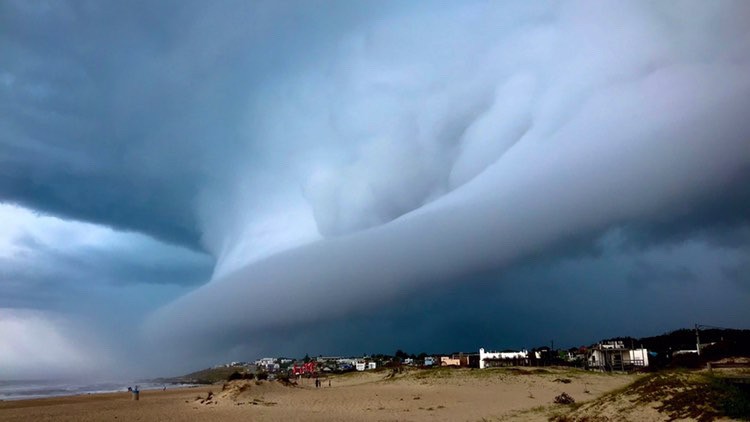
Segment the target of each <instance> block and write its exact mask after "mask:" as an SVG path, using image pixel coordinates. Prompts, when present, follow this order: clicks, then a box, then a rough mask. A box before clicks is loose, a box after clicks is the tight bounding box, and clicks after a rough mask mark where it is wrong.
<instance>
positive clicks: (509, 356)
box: [479, 348, 529, 369]
mask: <svg viewBox="0 0 750 422" xmlns="http://www.w3.org/2000/svg"><path fill="white" fill-rule="evenodd" d="M528 365H529V351H528V350H519V351H512V350H507V351H504V352H496V351H487V350H484V348H481V349H479V368H480V369H484V368H492V367H498V366H528Z"/></svg>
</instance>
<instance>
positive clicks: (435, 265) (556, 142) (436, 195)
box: [147, 2, 750, 344]
mask: <svg viewBox="0 0 750 422" xmlns="http://www.w3.org/2000/svg"><path fill="white" fill-rule="evenodd" d="M688 6H689V7H688ZM419 12H420V13H419V14H417V12H415V11H413V10H412V11H410V12H405V13H402V14H401V15H399V16H397V17H393V18H389V19H384V20H381V21H377V22H374V23H372V25H371V26H369V27H368V28H367V29H365V30H358V31H353V32H352V33H350V34H349V35H347V36H345V37H344V38H343V39H344V41H343V42H342V44H341V45H340V47H339V48H337V49H335V50H333V52H332V53H331V55H330V56H324V57H321V58H320V60H319V62H320V63H318V64H317V65H316V64H313V65H309V66H307V67H305V68H304V69H303V71H300V72H299V73H298V74H293V75H291V76H289V77H288V78H287V79H283V80H281V81H278V82H277V85H273V89H267V90H265V91H263V92H261V94H259V100H258V103H260V104H263V106H264V113H263V116H262V118H260V119H257V120H253V126H252V130H251V132H252V135H253V136H254V137H255V139H257V140H258V142H259V145H256V146H255V147H254V148H255V151H257V152H258V153H259V154H262V155H263V156H264V157H266V158H267V160H266V162H265V164H264V165H265V167H266V169H267V170H268V171H269V172H271V173H272V174H273V170H274V169H284V170H283V171H282V172H281V174H283V175H284V176H280V177H279V178H278V179H277V180H278V182H277V183H275V184H272V186H274V187H275V190H273V191H269V192H271V193H270V194H269V202H271V203H272V204H273V205H274V206H273V207H269V208H266V209H264V208H263V207H262V206H258V205H257V202H256V204H253V208H252V209H253V212H252V213H248V214H246V215H234V216H232V217H231V218H225V217H226V216H227V214H225V213H222V212H217V213H210V212H206V213H204V214H203V215H204V217H205V219H204V220H203V221H204V227H205V230H206V232H207V233H211V235H210V237H213V240H212V239H208V241H207V243H206V245H207V247H208V249H209V250H213V251H220V253H219V256H220V258H219V262H220V264H219V267H218V269H217V271H216V273H215V278H214V279H213V280H212V281H211V282H209V283H208V284H206V285H204V286H203V287H201V288H199V289H197V290H195V291H194V292H191V293H190V294H188V295H186V296H185V297H183V298H181V299H179V300H177V301H176V302H174V303H172V304H170V305H168V306H165V307H164V308H162V309H161V310H159V311H158V312H157V313H156V314H155V315H154V316H153V318H152V319H151V320H150V321H149V326H148V328H147V334H148V335H152V336H158V337H162V336H167V337H168V338H170V339H172V340H174V341H176V342H177V343H178V344H180V342H181V341H185V342H186V343H188V344H189V343H191V342H190V340H189V339H196V338H200V339H205V338H211V337H212V336H214V337H216V336H224V334H216V333H226V332H253V331H259V330H262V329H267V328H268V327H279V328H281V327H288V326H293V325H295V324H303V323H309V322H310V321H317V320H328V319H335V318H340V317H343V316H346V315H348V314H351V313H354V312H357V311H358V310H361V309H372V308H375V307H378V306H380V305H381V304H384V303H387V302H388V301H391V300H394V299H398V298H399V297H403V295H405V294H407V293H409V292H414V291H416V290H418V289H423V288H431V287H434V286H440V285H441V283H443V284H444V283H447V282H449V281H456V280H462V279H465V278H466V277H470V276H471V275H472V274H479V273H482V272H486V271H493V270H498V269H502V268H504V267H506V266H508V265H510V264H512V263H513V262H516V261H518V260H519V259H522V258H524V257H527V256H530V255H532V254H536V253H539V252H541V251H544V250H545V249H548V248H551V247H553V246H555V245H559V243H560V242H563V241H565V240H568V239H573V238H577V237H580V236H592V237H596V236H597V235H598V234H601V233H603V232H605V231H607V230H608V229H610V228H612V227H617V226H622V225H629V224H641V223H643V224H650V223H654V224H657V225H658V224H659V223H660V222H661V223H667V224H668V223H669V222H670V221H672V220H673V219H678V218H679V217H680V216H683V215H684V214H691V212H693V210H698V209H700V208H701V206H702V204H703V203H704V202H705V201H707V200H709V199H711V200H713V201H718V202H719V203H721V202H722V201H730V200H731V199H730V198H731V197H732V195H734V194H735V193H736V192H735V191H733V190H732V189H730V187H737V186H740V187H741V186H747V184H746V182H748V181H750V179H748V175H749V173H748V169H750V122H749V121H748V120H747V118H746V114H747V110H748V109H750V78H748V77H747V75H748V74H750V31H748V29H747V28H746V25H745V24H744V19H745V18H747V17H750V8H748V6H747V5H746V4H744V3H742V2H716V3H710V4H708V3H705V2H691V3H689V4H688V3H680V4H679V5H674V4H668V3H639V2H631V3H608V2H596V3H582V2H570V3H569V2H560V3H554V4H552V5H544V6H540V5H533V6H529V7H527V6H517V5H501V4H494V3H493V4H483V3H480V4H473V3H472V4H467V5H461V6H453V7H451V8H446V9H445V10H438V11H425V10H419ZM717 27H721V28H722V30H721V31H715V30H714V29H715V28H717ZM435 28H440V30H439V31H436V30H435ZM278 145H281V146H278ZM252 174H253V173H248V177H249V176H250V175H252ZM238 179H240V182H239V183H238V184H236V186H243V183H244V182H242V181H241V180H242V177H239V178H238ZM284 182H288V183H284ZM740 189H742V188H740ZM252 191H253V192H258V190H252ZM260 192H266V190H260ZM249 197H251V195H250V196H243V195H235V196H233V197H232V198H233V199H235V200H237V201H238V202H232V199H230V201H229V203H230V204H234V205H232V206H230V207H229V208H230V209H235V210H236V209H246V208H243V207H242V205H243V204H246V203H245V202H243V201H246V200H248V198H249ZM254 200H255V201H259V200H258V198H257V197H256V198H254ZM265 200H266V198H265V197H264V198H263V201H265ZM263 201H260V202H263ZM250 202H252V201H250ZM208 203H209V204H210V202H208ZM203 206H204V207H206V205H205V204H204V205H203ZM277 206H278V207H277ZM279 209H281V210H284V211H285V212H286V214H285V215H286V216H290V215H299V216H304V217H302V218H299V219H295V218H291V219H288V220H289V221H290V224H289V225H285V224H275V225H274V224H269V225H267V227H269V230H268V231H266V232H264V233H263V235H264V236H266V238H268V239H287V240H288V241H287V242H285V243H283V245H284V246H283V247H280V248H279V249H278V251H276V253H268V254H266V255H263V256H259V255H257V254H256V253H255V252H254V250H253V248H252V247H251V248H248V245H253V243H252V238H250V239H248V238H247V237H245V236H239V237H241V238H242V239H241V240H237V241H234V242H227V241H226V240H227V239H230V238H231V236H228V234H229V233H247V232H246V231H243V230H244V228H246V227H248V226H252V224H253V223H252V222H253V221H256V222H257V221H269V222H273V221H277V222H278V221H284V220H283V218H288V217H284V215H282V216H281V217H279V218H280V219H276V220H275V217H274V216H275V215H276V212H277V211H278V210H279ZM746 211H747V209H746V208H736V209H735V212H736V213H738V215H741V214H742V213H744V212H746ZM310 215H312V216H313V217H314V220H310V217H309V216H310ZM215 221H221V223H222V224H223V226H216V225H215V223H214V222H215ZM313 221H314V225H313V224H311V223H312V222H313ZM739 221H740V223H741V224H746V223H747V221H746V219H743V218H742V217H740V218H739ZM708 224H711V223H710V222H709V223H708ZM212 227H217V228H216V229H212ZM316 229H317V230H316ZM290 233H295V236H297V239H296V242H295V240H294V239H293V237H292V236H290ZM321 237H322V238H321ZM260 238H262V237H258V239H260ZM290 239H292V240H290ZM217 240H218V241H217ZM295 243H296V244H298V245H302V246H299V247H296V248H294V247H292V246H294V245H295ZM217 245H220V247H219V246H217ZM225 257H231V259H222V258H225ZM218 309H221V312H216V310H218ZM212 333H213V334H212ZM222 338H223V337H222ZM222 341H227V342H229V343H232V341H236V342H240V341H241V340H226V339H223V340H222Z"/></svg>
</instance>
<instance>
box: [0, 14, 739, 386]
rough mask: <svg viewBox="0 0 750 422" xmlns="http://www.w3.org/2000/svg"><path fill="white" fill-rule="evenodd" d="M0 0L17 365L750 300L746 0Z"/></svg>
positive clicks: (1, 287)
mask: <svg viewBox="0 0 750 422" xmlns="http://www.w3.org/2000/svg"><path fill="white" fill-rule="evenodd" d="M521 3H526V2H517V1H508V2H502V1H488V2H484V1H456V2H451V1H433V2H411V1H405V2H396V1H388V2H382V1H373V2H368V1H356V2H353V1H320V2H310V1H299V2H297V1H281V2H280V1H253V2H247V1H236V2H234V1H219V2H211V3H210V4H209V3H207V2H203V1H196V2H190V1H166V0H161V1H143V2H141V1H128V2H122V1H91V2H89V1H78V0H77V1H71V2H66V1H50V2H47V1H33V2H29V1H23V0H3V1H0V379H15V378H40V377H57V376H60V377H70V376H77V377H82V376H87V377H88V376H90V377H107V376H109V377H112V376H122V377H125V376H144V375H145V376H147V375H153V376H158V375H174V374H179V373H181V372H186V371H189V370H193V369H197V368H201V367H205V366H209V365H213V364H216V363H220V362H224V361H228V360H251V359H255V358H258V357H261V356H263V355H282V354H283V355H292V356H302V355H304V354H305V353H309V354H311V355H318V354H325V355H335V354H363V353H376V352H385V353H393V352H394V351H395V350H396V349H397V348H400V349H404V350H407V351H408V352H410V353H419V352H422V351H426V352H430V351H434V352H437V351H444V352H451V351H459V350H461V351H474V350H478V349H479V347H485V348H492V349H506V348H531V347H536V346H541V345H547V344H549V342H550V341H551V340H554V341H555V345H559V346H563V347H570V346H575V345H579V344H588V343H591V342H595V341H597V340H599V339H602V338H606V337H612V336H619V335H632V336H647V335H655V334H659V333H662V332H665V331H669V330H673V329H677V328H681V327H688V326H691V325H692V324H695V323H701V324H709V325H717V326H727V327H737V328H750V326H748V323H749V322H750V306H748V304H749V303H750V76H748V75H750V26H748V25H747V22H748V21H750V3H748V2H747V1H744V0H737V1H710V2H709V1H704V0H694V1H690V0H686V1H680V2H675V1H664V2H658V1H657V2H653V1H648V2H639V1H629V2H622V1H613V2H608V1H599V0H597V1H591V2H587V1H573V2H569V1H549V2H531V4H521Z"/></svg>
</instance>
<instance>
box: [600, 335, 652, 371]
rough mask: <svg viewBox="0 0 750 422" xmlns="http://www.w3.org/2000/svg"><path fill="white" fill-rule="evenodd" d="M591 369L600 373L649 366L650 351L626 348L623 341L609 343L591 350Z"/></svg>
mask: <svg viewBox="0 0 750 422" xmlns="http://www.w3.org/2000/svg"><path fill="white" fill-rule="evenodd" d="M587 366H588V368H589V369H594V370H600V371H628V370H633V369H638V368H645V367H647V366H648V350H646V349H644V348H643V347H641V348H637V349H636V348H630V347H625V344H624V342H622V341H607V342H602V343H599V344H597V345H596V346H594V347H592V348H591V349H590V350H589V358H588V361H587Z"/></svg>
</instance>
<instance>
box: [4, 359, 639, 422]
mask: <svg viewBox="0 0 750 422" xmlns="http://www.w3.org/2000/svg"><path fill="white" fill-rule="evenodd" d="M637 378H638V377H637V376H635V375H623V374H620V375H611V374H601V373H594V372H585V371H579V370H570V369H549V368H544V369H542V368H524V369H513V368H508V369H492V370H469V369H437V370H412V371H408V372H406V373H401V374H396V375H395V376H393V375H392V374H391V373H390V372H388V371H378V372H367V373H351V374H345V375H341V376H333V377H331V378H330V380H331V386H330V387H329V386H328V379H326V380H324V381H323V386H322V387H320V388H316V387H315V384H314V381H313V380H310V379H303V380H302V381H301V382H300V383H299V384H298V385H297V386H285V385H283V384H281V383H279V382H268V381H262V382H256V381H235V382H233V383H230V384H227V385H226V388H224V386H223V385H221V384H217V385H211V386H205V387H195V388H184V389H175V390H167V391H143V392H141V397H140V400H139V401H133V400H131V398H130V396H129V395H128V393H109V394H92V395H85V396H75V397H63V398H47V399H34V400H21V401H8V402H0V420H3V421H26V420H35V421H102V420H110V421H112V420H126V421H188V420H227V421H233V420H238V421H239V420H248V419H251V420H264V421H266V420H267V421H276V420H307V421H331V420H334V421H351V420H372V421H426V420H430V421H481V420H528V421H533V420H539V421H543V420H548V418H549V416H550V414H551V413H552V412H554V411H555V409H556V408H559V407H560V405H556V404H554V398H555V397H556V396H558V395H560V394H561V393H563V392H565V393H567V394H569V395H570V396H572V397H574V398H575V399H576V401H578V402H583V401H591V400H594V399H596V398H598V397H600V396H602V395H603V394H605V393H607V392H609V391H612V390H615V389H617V388H621V387H623V386H625V385H627V384H629V383H631V382H633V381H634V380H636V379H637ZM223 388H224V389H223ZM209 392H212V393H213V394H212V398H211V399H210V400H209V399H207V397H208V393H209Z"/></svg>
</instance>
